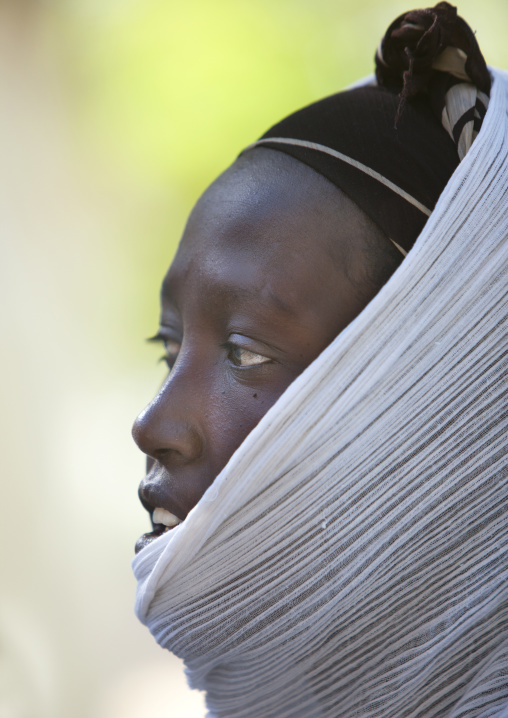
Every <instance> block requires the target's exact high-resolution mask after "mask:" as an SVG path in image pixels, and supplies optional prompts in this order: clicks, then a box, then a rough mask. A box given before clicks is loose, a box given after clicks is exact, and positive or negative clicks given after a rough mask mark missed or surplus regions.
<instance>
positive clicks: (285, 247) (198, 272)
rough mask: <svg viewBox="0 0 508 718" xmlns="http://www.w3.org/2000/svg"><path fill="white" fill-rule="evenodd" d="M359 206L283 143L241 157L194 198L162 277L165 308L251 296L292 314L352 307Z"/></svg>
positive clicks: (245, 299) (249, 299)
mask: <svg viewBox="0 0 508 718" xmlns="http://www.w3.org/2000/svg"><path fill="white" fill-rule="evenodd" d="M357 211H358V210H357V208H356V206H355V205H353V203H352V202H351V201H350V200H349V199H348V198H347V197H346V196H345V195H343V194H342V193H341V192H340V190H338V189H337V188H336V187H335V186H334V185H332V184H331V183H330V182H328V181H327V180H326V179H324V178H323V177H321V176H320V175H318V174H317V173H315V172H314V171H313V170H311V169H310V168H308V167H306V166H305V165H303V164H301V163H300V162H298V161H296V160H294V159H293V158H291V157H289V156H286V155H284V154H282V153H280V152H276V151H273V150H266V149H256V150H254V151H252V152H250V153H247V154H246V155H245V156H244V157H242V158H240V160H238V161H237V162H236V163H235V164H234V165H233V166H232V167H231V168H229V169H228V170H227V171H226V172H225V173H224V174H223V175H221V177H219V179H218V180H216V182H214V183H213V184H212V185H211V187H210V188H209V189H208V190H207V191H206V192H205V193H204V194H203V196H202V197H201V198H200V200H199V201H198V203H197V204H196V206H195V208H194V210H193V212H192V213H191V216H190V218H189V221H188V223H187V226H186V228H185V232H184V235H183V237H182V241H181V243H180V246H179V248H178V251H177V254H176V257H175V259H174V261H173V264H172V265H171V267H170V269H169V271H168V274H167V275H166V278H165V280H164V284H163V292H162V301H163V313H164V310H165V307H166V308H169V310H172V309H173V308H175V307H176V308H177V309H178V311H179V312H180V313H182V312H183V311H184V309H185V308H186V307H189V306H195V305H196V304H197V303H198V302H201V308H203V307H204V308H206V309H207V311H209V310H211V308H212V306H219V304H220V306H222V307H224V306H226V305H228V306H229V305H231V304H232V303H234V302H244V303H247V302H251V304H252V302H253V301H255V302H256V303H257V304H258V305H259V306H260V307H263V306H266V307H267V308H270V310H277V311H280V312H289V313H304V312H305V313H307V314H308V313H309V312H310V313H315V314H319V313H324V314H326V312H327V305H328V304H330V296H331V295H333V301H334V303H335V304H334V307H335V309H334V311H336V313H337V316H339V317H340V315H341V306H342V305H343V306H344V307H346V309H345V311H346V313H349V308H348V302H349V295H350V294H351V291H352V287H351V284H350V282H349V280H348V276H347V275H348V264H349V258H350V254H351V244H352V243H353V244H354V241H355V238H354V234H355V232H357V229H356V225H357V217H356V214H355V212H357Z"/></svg>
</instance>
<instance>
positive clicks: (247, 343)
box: [133, 3, 508, 718]
mask: <svg viewBox="0 0 508 718" xmlns="http://www.w3.org/2000/svg"><path fill="white" fill-rule="evenodd" d="M376 64H377V73H376V76H377V83H378V84H377V86H376V87H362V88H358V89H356V90H352V91H348V92H345V93H341V94H339V95H336V96H334V97H332V98H327V99H326V100H323V101H321V102H319V103H316V104H315V105H312V106H310V107H309V108H305V109H304V110H301V111H300V112H297V113H295V114H294V115H292V116H290V117H289V118H286V120H283V121H282V122H281V123H279V124H278V125H276V126H275V127H273V128H272V129H271V130H269V131H268V132H267V133H266V134H265V135H264V136H263V138H261V140H259V141H258V142H257V143H255V144H254V145H253V146H251V147H250V148H248V149H247V150H246V151H245V152H244V153H243V154H242V156H241V157H240V158H239V159H238V160H237V162H236V163H235V164H234V165H233V166H232V167H231V168H229V170H227V171H226V172H225V173H224V174H223V175H222V176H221V177H220V178H219V179H218V180H217V181H216V182H215V183H214V184H213V185H212V186H211V187H210V188H209V189H208V190H207V191H206V192H205V194H204V195H203V197H202V198H201V199H200V200H199V202H198V203H197V205H196V207H195V209H194V210H193V212H192V214H191V217H190V218H189V222H188V225H187V227H186V229H185V232H184V236H183V238H182V242H181V244H180V247H179V249H178V252H177V255H176V257H175V260H174V262H173V264H172V266H171V267H170V270H169V272H168V274H167V276H166V279H165V280H164V284H163V290H162V313H161V329H160V332H159V334H158V335H157V337H156V339H158V340H160V341H162V342H163V343H164V345H165V352H166V353H165V358H166V361H167V362H168V365H169V367H170V369H171V371H170V374H169V376H168V379H167V381H166V382H165V384H164V385H163V387H162V388H161V390H160V392H159V393H158V395H157V396H156V398H155V399H154V400H153V402H152V403H151V404H150V405H149V406H148V407H147V408H146V409H145V411H144V412H143V413H142V414H141V415H140V416H139V417H138V419H137V421H136V423H135V426H134V431H133V433H134V437H135V439H136V441H137V443H138V444H139V446H140V447H141V448H142V449H143V451H145V453H146V454H147V455H148V473H147V477H146V479H145V480H144V481H143V482H142V484H141V487H140V498H141V501H142V503H143V504H144V506H145V508H146V509H147V510H148V511H149V512H150V516H151V520H152V524H153V531H152V532H151V533H150V534H146V535H145V536H144V537H142V539H141V540H140V541H139V542H138V545H137V550H138V551H139V553H138V555H137V557H136V558H135V561H134V570H135V574H136V577H137V579H138V598H137V613H138V616H139V617H140V619H141V620H142V621H144V622H145V623H146V624H147V625H148V626H149V628H150V630H151V631H152V633H153V634H154V636H155V637H156V639H157V641H158V642H159V643H160V644H161V645H163V646H165V647H167V648H169V649H170V650H171V651H173V652H174V653H175V654H177V655H178V656H180V657H182V658H183V659H184V660H185V662H186V666H187V673H188V677H189V682H190V684H191V685H192V686H193V687H196V688H200V689H204V690H206V691H207V703H208V706H209V709H210V715H211V716H235V717H239V716H257V717H259V716H263V717H264V716H266V717H268V716H278V717H281V716H292V717H293V716H306V717H307V716H308V717H311V716H312V717H314V716H316V717H318V716H348V717H349V716H390V717H391V716H438V715H439V716H449V717H450V718H451V716H459V715H460V716H462V715H468V716H493V715H499V716H501V715H505V714H506V713H505V711H508V689H507V685H506V684H507V681H506V673H505V670H506V658H507V653H508V638H507V635H506V617H507V600H506V591H505V590H504V589H503V586H505V585H506V547H507V540H506V539H507V535H506V534H507V529H506V520H503V511H505V505H506V504H503V500H502V499H503V497H504V498H505V493H506V473H507V468H506V447H505V445H506V441H505V438H504V430H505V429H506V409H507V406H506V359H505V357H506V354H507V348H508V346H507V339H506V313H507V309H506V289H505V281H503V280H504V277H505V274H506V270H507V267H508V247H507V242H506V236H507V234H508V221H507V219H506V215H507V213H506V206H505V203H506V200H505V197H506V192H507V189H508V151H507V148H508V139H507V138H506V134H507V133H506V130H507V123H506V107H507V92H506V81H505V80H504V79H503V77H502V75H501V73H498V72H495V73H494V72H493V73H489V72H488V70H487V68H486V66H485V63H484V60H483V57H482V56H481V53H480V51H479V49H478V47H477V45H476V41H475V39H474V35H473V33H472V32H471V30H470V29H469V28H468V26H467V25H466V24H465V23H464V22H463V21H462V20H461V19H460V18H457V16H456V11H455V9H454V8H452V7H451V6H450V5H448V4H447V3H440V4H439V5H437V6H436V7H435V8H432V9H429V10H425V11H415V12H413V13H407V14H406V15H404V16H401V17H400V18H397V20H396V21H395V22H394V23H392V25H391V26H390V28H389V29H388V32H387V34H386V36H385V38H384V40H383V43H382V45H381V47H380V49H379V50H378V54H377V57H376ZM487 106H488V110H487ZM482 123H483V124H482ZM416 239H418V241H416ZM413 245H414V246H413ZM409 250H411V251H409ZM406 254H407V255H408V256H407V257H406ZM404 257H405V258H404ZM395 270H396V271H395ZM503 357H504V358H503ZM503 676H504V678H503Z"/></svg>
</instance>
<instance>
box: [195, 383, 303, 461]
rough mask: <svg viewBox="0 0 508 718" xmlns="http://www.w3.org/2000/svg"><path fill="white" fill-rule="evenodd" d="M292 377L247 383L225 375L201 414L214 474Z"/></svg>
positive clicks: (273, 402) (227, 459)
mask: <svg viewBox="0 0 508 718" xmlns="http://www.w3.org/2000/svg"><path fill="white" fill-rule="evenodd" d="M293 379H294V377H293V376H284V377H282V376H279V377H277V381H273V379H272V381H269V382H266V381H264V382H254V381H249V384H246V383H244V382H243V381H242V382H241V381H238V380H235V378H234V377H228V378H226V379H225V380H223V381H222V382H220V387H219V390H218V391H216V392H215V397H214V400H213V401H211V402H210V404H209V409H208V411H207V413H206V415H205V417H204V420H205V426H206V428H205V431H206V434H207V439H208V441H207V443H208V448H209V457H210V460H211V463H212V465H213V473H214V475H217V474H218V473H219V471H220V470H221V469H222V468H224V466H225V465H226V464H227V462H228V461H229V459H230V458H231V456H232V455H233V453H234V452H235V451H236V449H237V448H238V447H239V446H240V444H241V443H242V442H243V440H244V439H245V438H246V436H247V435H248V434H249V433H250V432H251V431H252V429H253V428H254V427H255V426H256V425H257V424H258V423H259V421H260V420H261V419H262V418H263V416H264V415H265V414H266V412H267V411H268V409H270V407H272V406H273V404H275V402H276V401H277V399H278V398H279V397H280V396H281V394H282V393H283V392H284V390H285V389H286V388H287V387H288V386H289V384H290V383H291V381H292V380H293Z"/></svg>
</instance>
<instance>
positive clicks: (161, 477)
mask: <svg viewBox="0 0 508 718" xmlns="http://www.w3.org/2000/svg"><path fill="white" fill-rule="evenodd" d="M399 262H400V258H398V257H397V255H396V253H395V255H394V251H393V249H392V247H391V245H390V244H389V242H388V240H387V239H386V238H385V237H384V235H383V234H382V233H381V231H380V230H379V229H378V228H377V226H376V225H375V224H374V223H373V222H372V221H371V220H370V219H369V218H368V217H367V216H366V215H365V214H364V213H363V212H362V211H361V210H360V209H359V208H358V207H357V205H356V204H354V203H353V202H352V201H351V200H350V199H349V198H348V197H347V196H346V195H345V194H344V193H342V192H341V191H340V190H339V189H338V188H337V187H336V186H335V185H333V184H332V183H331V182H329V181H328V180H327V179H325V178H324V177H322V176H321V175H319V174H318V173H316V172H315V171H314V170H312V169H310V168H309V167H307V166H306V165H304V164H302V163H300V162H298V161H297V160H295V159H293V158H292V157H290V156H288V155H285V154H283V153H281V152H277V151H274V150H270V149H265V148H258V149H255V150H251V151H250V152H247V153H245V155H243V156H242V157H240V158H239V159H238V160H237V161H236V162H235V163H234V164H233V166H232V167H230V168H229V169H228V170H227V171H226V172H225V173H224V174H223V175H221V176H220V177H219V178H218V179H217V180H216V181H215V182H214V183H213V184H212V185H211V187H209V188H208V190H207V191H206V192H205V193H204V194H203V196H202V197H201V198H200V200H199V201H198V203H197V204H196V206H195V208H194V210H193V211H192V213H191V215H190V218H189V220H188V223H187V226H186V228H185V231H184V234H183V237H182V240H181V243H180V245H179V248H178V251H177V254H176V256H175V259H174V261H173V263H172V264H171V266H170V268H169V271H168V273H167V275H166V277H165V279H164V282H163V285H162V292H161V320H160V329H159V332H158V334H157V339H158V340H159V341H160V342H161V344H162V345H163V347H164V352H165V360H166V362H167V365H168V375H167V378H166V380H165V381H164V383H163V385H162V387H161V388H160V390H159V392H158V394H157V395H156V396H155V398H154V399H153V400H152V402H151V403H150V404H149V405H148V406H147V407H146V408H145V409H144V411H142V412H141V414H140V415H139V416H138V418H137V419H136V421H135V423H134V427H133V436H134V439H135V441H136V443H137V444H138V446H139V447H140V449H141V450H142V451H143V452H144V453H145V454H146V455H147V457H148V459H147V475H146V477H145V478H144V479H143V481H142V482H141V485H140V488H139V496H140V499H141V502H142V504H143V506H144V507H145V508H146V510H147V511H148V512H149V513H150V518H151V521H152V527H153V531H152V532H150V533H148V534H145V535H144V536H142V537H141V538H140V539H139V540H138V542H137V544H136V551H139V550H140V549H141V548H142V547H143V546H145V545H146V544H147V543H148V542H149V541H151V540H153V539H154V538H155V537H157V536H158V535H160V534H161V533H163V532H164V531H165V530H167V529H168V528H171V527H172V526H174V525H176V524H177V523H179V522H181V521H183V520H184V519H185V517H186V516H187V514H188V513H189V511H190V510H191V509H192V508H193V507H194V506H195V505H196V504H197V502H198V501H199V499H200V498H201V496H202V495H203V494H204V492H205V491H206V489H207V488H208V487H209V486H210V485H211V483H212V482H213V480H214V478H215V477H216V476H217V474H218V473H219V472H220V471H221V469H222V468H223V467H224V466H225V465H226V463H227V462H228V460H229V459H230V457H231V456H232V454H233V453H234V451H235V450H236V449H237V448H238V447H239V446H240V444H241V443H242V442H243V440H244V439H245V437H246V436H247V434H248V433H249V432H250V431H251V430H252V429H253V428H254V427H255V426H256V424H257V423H258V422H259V420H260V419H261V418H262V417H263V415H264V414H265V413H266V412H267V411H268V409H269V408H270V407H271V406H272V405H273V404H274V403H275V402H276V401H277V399H278V398H279V397H280V395H281V394H282V393H283V392H284V390H285V389H286V388H287V387H288V386H289V384H291V382H292V381H293V380H294V379H295V378H296V377H297V376H298V375H299V374H300V373H301V372H302V371H303V370H304V369H305V368H306V367H307V366H308V365H309V364H310V363H311V362H312V361H313V360H314V359H315V358H316V357H317V356H318V355H319V354H320V352H321V351H322V350H323V349H324V348H325V347H326V346H327V345H328V344H329V343H330V342H331V341H332V340H333V339H334V338H335V337H336V336H337V335H338V334H339V333H340V332H341V331H342V330H343V329H344V328H345V327H346V326H347V325H348V324H349V323H350V322H351V321H352V320H353V319H354V318H355V317H356V316H357V315H358V314H359V313H360V312H361V311H362V309H363V308H364V307H365V306H366V304H367V303H368V302H369V301H370V299H371V298H372V297H373V296H374V295H375V294H376V292H377V291H378V290H379V288H380V286H382V284H383V283H384V281H386V278H387V277H388V276H389V275H390V274H391V273H392V272H393V271H394V269H395V268H396V266H397V264H398V263H399Z"/></svg>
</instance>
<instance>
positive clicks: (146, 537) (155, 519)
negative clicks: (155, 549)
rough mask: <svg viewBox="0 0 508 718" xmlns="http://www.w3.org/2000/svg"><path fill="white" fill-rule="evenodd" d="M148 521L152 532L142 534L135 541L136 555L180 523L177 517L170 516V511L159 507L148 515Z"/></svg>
mask: <svg viewBox="0 0 508 718" xmlns="http://www.w3.org/2000/svg"><path fill="white" fill-rule="evenodd" d="M150 520H151V522H152V531H149V532H148V533H146V534H143V535H142V536H140V537H139V539H138V540H137V541H136V546H135V549H134V550H135V552H136V553H139V552H140V551H141V549H142V548H144V547H145V546H148V544H149V543H151V542H152V541H154V540H155V539H156V538H158V537H159V536H162V534H165V533H166V532H167V531H171V529H173V528H175V526H178V525H179V524H181V523H182V519H179V518H178V516H175V514H172V513H171V511H168V510H167V509H163V508H161V507H160V506H158V507H157V508H155V509H154V510H153V511H152V512H151V513H150Z"/></svg>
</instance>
